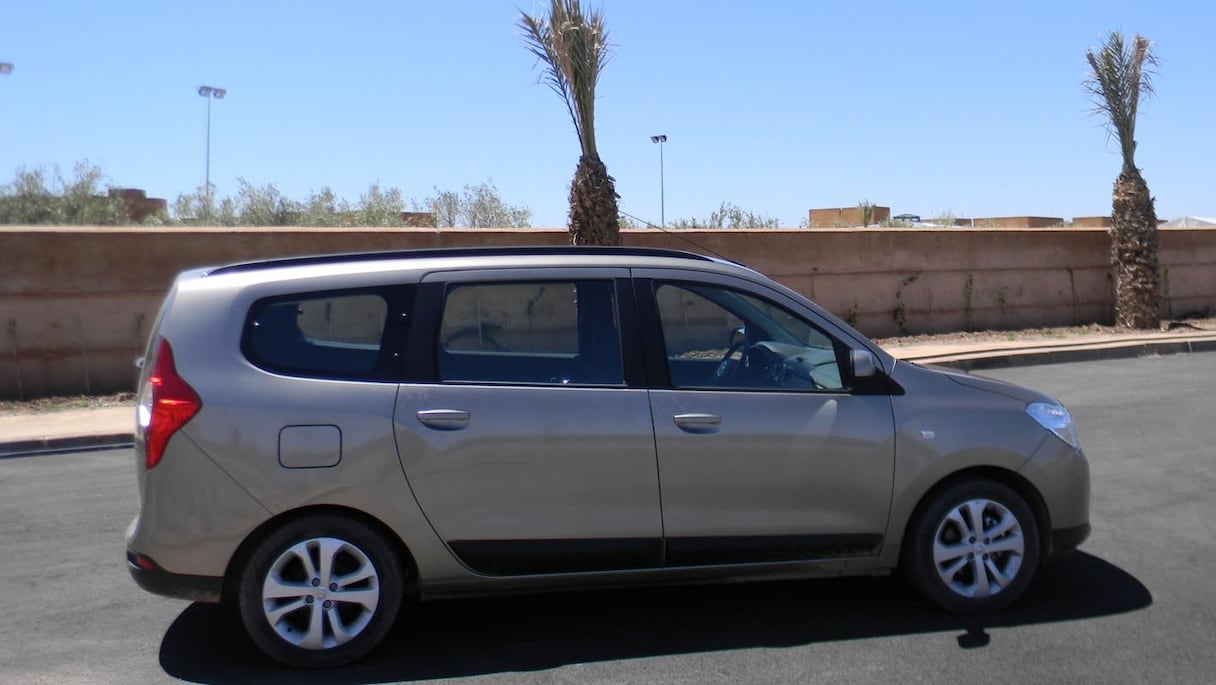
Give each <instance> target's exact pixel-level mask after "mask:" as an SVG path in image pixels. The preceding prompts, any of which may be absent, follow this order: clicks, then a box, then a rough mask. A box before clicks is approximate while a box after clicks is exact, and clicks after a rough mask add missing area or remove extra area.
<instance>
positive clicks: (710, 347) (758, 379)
mask: <svg viewBox="0 0 1216 685" xmlns="http://www.w3.org/2000/svg"><path fill="white" fill-rule="evenodd" d="M655 301H656V303H657V304H658V309H659V318H660V322H661V325H662V330H663V343H664V345H665V347H666V350H667V365H668V372H669V373H670V376H671V382H672V385H674V386H675V387H677V388H747V389H754V390H808V391H814V390H829V391H838V390H841V389H843V388H844V384H843V383H842V380H841V378H842V377H841V374H840V364H839V360H838V357H837V350H836V346H835V344H834V343H833V341H832V338H830V337H829V336H828V335H827V334H825V333H824V332H823V331H822V330H820V329H819V328H818V327H817V326H815V325H814V324H813V323H811V322H810V321H808V320H806V319H805V318H803V317H801V316H799V315H797V314H795V313H793V312H791V311H790V310H788V309H786V308H785V307H783V306H781V305H778V304H775V303H773V302H770V301H768V300H764V299H761V298H758V297H755V296H753V295H750V294H747V293H743V292H740V291H737V290H732V289H729V288H722V287H718V286H707V285H703V284H690V283H658V284H656V287H655Z"/></svg>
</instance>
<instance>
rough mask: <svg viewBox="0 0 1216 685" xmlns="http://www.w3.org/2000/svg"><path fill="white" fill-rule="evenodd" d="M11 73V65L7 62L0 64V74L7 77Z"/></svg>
mask: <svg viewBox="0 0 1216 685" xmlns="http://www.w3.org/2000/svg"><path fill="white" fill-rule="evenodd" d="M11 73H13V65H12V64H10V63H9V62H0V74H3V75H5V76H8V75H9V74H11Z"/></svg>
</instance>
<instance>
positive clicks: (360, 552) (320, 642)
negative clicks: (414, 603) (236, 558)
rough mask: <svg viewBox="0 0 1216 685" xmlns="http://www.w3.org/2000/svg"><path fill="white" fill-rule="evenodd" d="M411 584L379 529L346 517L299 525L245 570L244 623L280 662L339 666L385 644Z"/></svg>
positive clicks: (286, 529) (283, 531)
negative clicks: (405, 589)
mask: <svg viewBox="0 0 1216 685" xmlns="http://www.w3.org/2000/svg"><path fill="white" fill-rule="evenodd" d="M403 584H404V579H403V574H402V567H401V562H400V560H399V559H398V558H397V555H396V554H395V553H394V552H393V549H392V548H391V547H390V546H389V545H388V543H387V542H386V541H385V540H384V539H383V538H382V537H381V536H380V534H378V533H377V532H376V531H375V530H373V529H372V528H370V527H368V526H367V525H365V524H363V523H361V522H359V521H356V520H354V519H350V518H346V517H342V516H333V515H321V516H312V517H308V518H303V519H297V520H295V521H292V522H290V523H288V524H286V525H285V526H283V527H282V528H279V529H278V530H276V531H274V532H273V533H271V534H270V535H269V536H267V537H266V539H264V540H263V541H262V542H261V543H260V544H259V545H258V546H257V548H256V549H255V550H254V552H253V553H252V554H251V555H250V557H249V561H248V563H246V564H245V567H244V569H243V571H242V573H241V578H240V594H239V606H240V614H241V621H242V623H243V624H244V626H245V630H246V631H247V632H248V633H249V637H250V638H251V639H252V640H253V641H254V643H255V644H257V646H258V647H259V648H260V649H261V650H262V651H263V652H265V653H266V654H267V655H268V656H270V657H271V658H273V659H275V660H276V661H279V662H281V663H284V664H287V665H289V666H295V667H300V668H328V667H333V666H339V665H342V664H345V663H349V662H351V661H354V660H356V659H359V658H361V657H363V656H365V655H366V654H367V653H368V652H370V651H371V650H372V649H374V648H375V647H376V646H377V645H378V644H380V642H381V641H382V640H383V639H384V636H385V635H386V634H387V633H388V631H389V629H390V628H392V626H393V623H394V621H396V619H397V613H398V611H399V609H400V606H401V597H402V586H403Z"/></svg>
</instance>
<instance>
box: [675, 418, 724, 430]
mask: <svg viewBox="0 0 1216 685" xmlns="http://www.w3.org/2000/svg"><path fill="white" fill-rule="evenodd" d="M671 420H672V421H675V424H676V425H677V426H679V427H680V428H681V429H682V430H685V431H688V432H689V433H712V432H714V431H716V430H717V429H718V424H720V423H722V417H721V416H718V415H717V414H676V415H675V416H673V417H672V418H671Z"/></svg>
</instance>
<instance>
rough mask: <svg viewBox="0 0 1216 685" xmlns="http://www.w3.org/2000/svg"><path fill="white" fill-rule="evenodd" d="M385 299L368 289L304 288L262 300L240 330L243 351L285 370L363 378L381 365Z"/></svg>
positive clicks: (260, 363)
mask: <svg viewBox="0 0 1216 685" xmlns="http://www.w3.org/2000/svg"><path fill="white" fill-rule="evenodd" d="M387 315H388V303H387V302H386V301H385V299H384V298H383V297H382V296H381V295H379V294H372V293H309V294H304V295H293V296H288V297H276V298H272V299H268V300H262V301H260V302H258V303H257V304H255V305H254V307H253V309H252V311H251V312H250V316H249V320H248V324H247V325H246V329H245V345H244V347H245V352H246V355H247V356H248V357H249V358H250V360H251V361H253V362H254V363H255V364H257V365H258V366H261V367H263V368H266V369H268V370H271V371H277V372H281V373H286V374H289V375H303V376H316V377H321V378H364V377H368V376H371V375H374V372H375V370H376V368H377V366H378V365H379V364H380V350H381V343H382V340H383V338H384V327H385V321H386V320H387Z"/></svg>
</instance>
